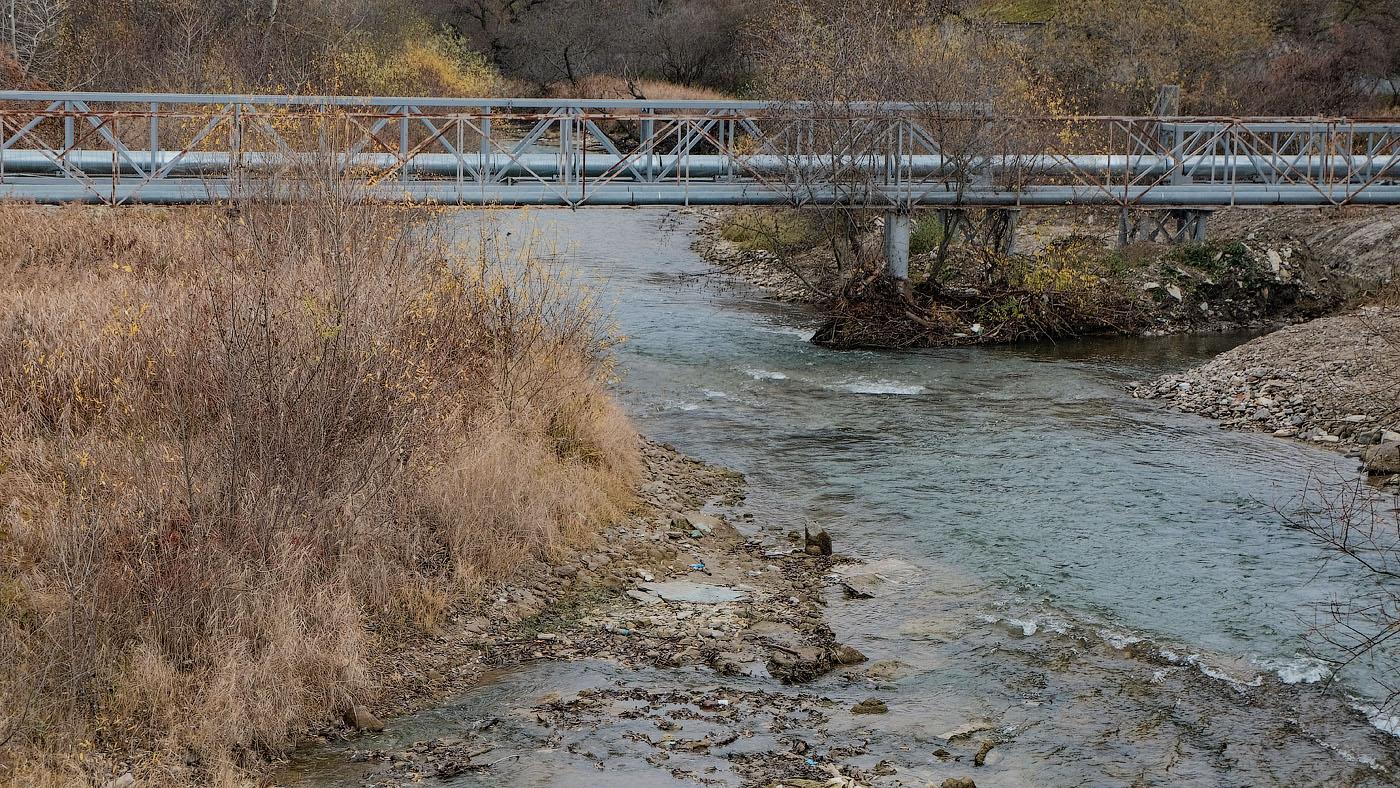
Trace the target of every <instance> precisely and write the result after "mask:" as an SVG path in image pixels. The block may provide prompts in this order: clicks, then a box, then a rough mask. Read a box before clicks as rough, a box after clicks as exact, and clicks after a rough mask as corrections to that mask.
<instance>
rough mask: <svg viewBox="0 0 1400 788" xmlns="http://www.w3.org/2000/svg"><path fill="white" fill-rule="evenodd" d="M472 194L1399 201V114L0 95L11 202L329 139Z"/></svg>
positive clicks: (1187, 202)
mask: <svg viewBox="0 0 1400 788" xmlns="http://www.w3.org/2000/svg"><path fill="white" fill-rule="evenodd" d="M327 153H328V154H329V155H330V156H331V157H333V161H334V162H335V164H336V166H337V167H338V168H339V169H340V170H342V171H344V172H346V173H354V174H357V175H358V176H360V177H362V178H363V183H364V184H365V186H366V187H367V189H368V190H369V191H370V193H371V194H372V195H374V196H375V197H379V198H383V199H387V200H395V201H413V202H433V203H442V204H463V205H561V206H573V207H578V206H589V205H774V204H780V205H833V204H856V205H865V206H869V207H872V208H875V207H887V208H911V207H916V206H934V207H1010V208H1014V207H1030V206H1045V205H1106V206H1119V207H1122V208H1153V207H1156V208H1172V209H1209V208H1213V207H1221V206H1258V205H1314V206H1329V205H1330V206H1337V205H1400V119H1378V120H1353V119H1344V118H1243V119H1241V118H1184V117H1172V118H1163V117H1068V118H1066V117H1059V118H1052V117H1046V118H1001V117H992V116H988V115H985V114H982V113H979V112H978V111H977V110H976V109H975V108H958V107H952V108H950V107H939V106H928V105H914V104H866V105H847V106H843V107H840V108H819V107H814V106H812V105H780V104H773V103H768V102H752V101H610V100H580V101H572V100H547V99H442V98H362V97H320V96H234V95H198V94H196V95H190V94H165V93H152V94H137V93H47V92H31V91H5V92H0V198H8V199H19V200H31V201H38V202H48V203H53V202H68V201H84V202H92V203H108V204H122V203H200V202H210V201H218V200H222V199H226V198H228V197H230V196H232V195H234V194H235V193H236V191H237V189H238V188H239V184H240V182H247V181H249V179H256V178H259V177H266V176H269V175H273V176H275V175H279V174H280V175H286V174H287V173H288V172H292V171H294V170H295V169H296V167H297V165H298V162H302V161H304V160H305V159H306V158H307V157H309V156H315V155H317V154H321V155H322V156H323V157H324V155H325V154H327Z"/></svg>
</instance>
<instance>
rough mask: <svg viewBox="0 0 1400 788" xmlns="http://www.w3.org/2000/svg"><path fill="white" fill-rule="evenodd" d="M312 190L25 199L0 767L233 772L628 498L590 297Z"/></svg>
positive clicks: (10, 383)
mask: <svg viewBox="0 0 1400 788" xmlns="http://www.w3.org/2000/svg"><path fill="white" fill-rule="evenodd" d="M296 188H298V189H300V190H303V193H301V194H298V195H296V199H295V200H292V201H286V200H283V199H278V200H263V199H256V198H255V199H248V200H244V201H242V202H240V204H238V205H237V206H236V207H235V208H233V209H217V210H216V209H193V208H191V209H175V210H147V209H135V208H127V209H115V210H106V209H92V208H78V207H71V208H59V209H44V208H37V207H13V206H11V207H3V208H0V250H3V251H0V424H2V425H3V429H0V782H10V783H15V784H42V783H46V782H47V783H50V784H68V783H69V781H71V780H74V779H79V778H86V779H97V780H100V779H102V778H103V777H104V776H108V775H110V774H112V773H113V772H115V771H118V770H119V769H120V768H125V767H124V766H119V764H121V763H122V762H123V760H125V759H131V760H132V761H133V762H135V763H137V764H138V772H139V773H140V776H142V777H144V778H147V779H149V780H151V781H152V782H153V783H155V784H164V783H169V784H179V783H201V784H204V783H228V782H232V781H235V780H236V779H237V778H238V775H239V774H241V773H242V771H241V770H242V769H243V768H244V767H245V766H247V765H248V764H250V763H255V762H256V761H257V760H258V759H259V758H261V757H263V756H265V755H267V754H271V753H276V752H278V751H279V750H280V749H282V748H283V747H285V746H286V744H287V742H288V741H289V738H290V737H291V735H292V734H293V733H294V732H295V731H296V729H297V728H298V726H300V725H302V724H304V723H305V722H306V721H308V720H311V719H315V718H317V717H321V716H324V715H326V714H329V713H333V712H335V711H336V710H337V709H338V708H339V707H340V706H341V705H342V704H343V703H344V702H345V700H346V698H347V697H355V698H363V697H365V696H367V695H368V694H372V692H373V687H372V686H371V680H370V678H369V676H370V671H369V665H370V662H369V660H370V657H371V654H372V652H373V651H374V650H375V649H380V648H384V647H386V643H385V638H386V635H385V634H384V633H390V635H389V636H388V637H391V636H392V633H394V632H396V631H402V630H403V629H405V628H408V627H414V626H417V627H431V626H433V625H434V623H435V622H436V621H437V620H438V619H439V617H440V616H441V614H442V612H443V608H444V607H445V606H447V605H450V604H453V603H455V602H459V601H466V602H470V600H471V598H472V594H473V593H474V592H477V591H478V590H479V589H480V588H481V587H482V585H483V584H485V583H489V582H491V581H492V580H495V579H498V578H501V577H503V576H505V575H507V574H509V572H510V571H511V570H512V568H513V567H514V566H516V565H518V564H519V563H520V562H521V561H522V560H523V559H526V558H531V557H548V556H549V555H550V554H551V551H555V550H558V549H561V548H562V547H564V546H566V545H567V544H568V541H569V539H570V538H571V537H572V536H575V535H577V534H580V533H582V532H585V531H587V530H588V529H590V528H592V527H594V526H596V525H597V524H599V523H600V522H603V521H605V520H607V519H609V518H611V517H614V516H616V515H617V514H618V513H619V511H620V510H621V509H622V508H623V507H625V506H627V505H628V501H629V499H630V491H631V490H632V489H633V487H634V484H635V482H636V478H637V476H638V458H637V448H636V439H635V435H634V433H633V431H632V429H631V428H630V426H629V424H628V423H627V421H626V419H625V417H624V416H623V415H622V414H621V412H620V410H619V408H618V406H617V404H616V403H615V401H614V400H613V399H612V397H611V396H610V394H609V393H608V391H607V388H606V378H607V376H608V375H609V369H608V344H609V342H610V335H609V333H608V332H607V331H606V330H605V328H604V327H602V326H600V324H599V321H598V320H597V319H596V317H595V316H594V315H593V314H592V311H591V308H590V304H589V303H588V302H587V299H586V298H584V297H580V296H579V291H578V290H577V289H575V288H574V287H572V286H571V284H570V283H569V282H568V281H567V280H566V279H563V278H561V277H560V275H559V274H558V272H557V271H555V270H553V269H552V268H551V267H550V266H548V265H545V264H543V263H541V262H540V260H539V259H537V258H536V257H535V256H534V255H533V254H532V253H531V251H530V250H528V249H526V250H523V251H520V250H512V249H510V248H509V247H507V246H505V245H504V244H501V243H497V242H496V240H495V239H494V238H493V237H492V236H491V235H490V234H489V233H487V232H483V233H482V234H481V235H480V237H479V238H478V239H476V242H474V243H471V244H469V245H467V246H466V247H463V246H461V245H457V244H454V243H453V242H451V241H449V240H448V239H447V237H446V236H445V235H444V234H443V233H442V232H441V231H440V229H439V228H440V227H441V225H442V221H441V220H440V217H433V216H427V215H424V214H423V213H421V212H412V211H408V210H406V209H398V208H393V207H388V206H377V205H373V204H371V203H369V202H367V201H366V200H363V199H361V198H359V196H358V195H356V194H355V193H354V190H353V189H351V188H349V187H347V186H345V185H344V184H343V183H338V182H335V181H334V180H333V179H325V180H322V181H319V182H303V183H301V184H300V185H299V186H297V187H296ZM279 196H281V197H285V196H286V195H285V194H283V195H279Z"/></svg>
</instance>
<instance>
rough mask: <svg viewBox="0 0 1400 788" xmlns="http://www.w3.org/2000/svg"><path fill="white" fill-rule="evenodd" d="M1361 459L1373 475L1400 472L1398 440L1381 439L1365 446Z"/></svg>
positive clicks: (1399, 442)
mask: <svg viewBox="0 0 1400 788" xmlns="http://www.w3.org/2000/svg"><path fill="white" fill-rule="evenodd" d="M1362 461H1363V462H1364V463H1365V465H1366V472H1367V473H1370V474H1373V475H1378V476H1379V475H1389V474H1392V473H1400V441H1388V440H1383V441H1381V442H1380V443H1378V444H1376V445H1374V446H1371V447H1369V448H1367V449H1366V453H1365V454H1364V455H1363V456H1362Z"/></svg>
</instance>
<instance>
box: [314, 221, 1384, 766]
mask: <svg viewBox="0 0 1400 788" xmlns="http://www.w3.org/2000/svg"><path fill="white" fill-rule="evenodd" d="M491 215H492V216H493V217H496V218H495V221H498V222H500V223H501V224H502V230H503V231H509V232H511V233H512V235H513V237H524V236H526V235H529V234H531V233H532V232H533V233H538V234H541V235H542V236H543V237H544V238H545V239H546V240H547V241H553V242H554V243H555V245H557V247H558V249H559V250H560V252H559V254H560V256H561V258H562V259H563V260H564V261H565V262H566V263H567V265H568V266H570V267H573V268H574V269H576V270H578V271H579V272H580V274H581V275H582V276H583V277H585V278H587V279H590V280H592V281H595V282H596V283H598V286H599V287H600V288H601V289H602V292H603V293H604V294H605V297H604V299H603V302H604V305H605V306H606V307H608V308H609V309H610V310H611V312H612V314H613V315H614V316H615V319H616V321H617V324H618V328H619V330H620V331H621V332H622V333H623V334H624V335H626V337H627V341H626V342H625V343H624V344H622V345H621V346H620V347H619V349H618V356H619V361H620V369H621V374H622V381H621V383H620V384H619V392H620V394H621V396H622V397H623V399H624V401H625V402H626V404H627V407H628V409H629V411H630V413H631V414H632V416H633V419H634V421H635V423H636V426H637V427H638V428H639V430H640V431H641V432H643V433H644V434H646V435H647V436H649V437H651V438H653V439H656V440H662V441H667V442H669V443H671V444H673V445H675V446H676V447H677V448H678V449H680V450H681V451H683V452H685V453H687V454H690V455H692V456H695V457H698V458H701V459H704V460H707V461H710V462H714V463H718V464H721V465H725V466H728V467H731V468H734V469H736V470H739V471H741V472H743V473H744V474H745V475H746V477H747V480H748V494H749V495H748V500H747V501H746V502H745V504H744V506H743V507H742V510H743V511H749V512H752V513H754V515H755V522H757V523H760V524H763V525H761V526H760V527H761V528H767V529H771V530H772V531H773V533H771V534H767V535H768V536H770V538H773V539H779V538H781V532H785V531H789V530H793V529H796V530H801V529H802V527H803V526H804V525H812V526H818V527H822V528H825V529H827V530H828V531H829V532H830V533H831V534H832V536H833V538H834V540H835V544H836V549H837V551H838V552H841V553H845V554H848V555H852V556H856V557H859V558H861V559H863V560H866V561H871V562H877V561H878V562H880V563H879V564H878V566H880V567H881V568H882V569H883V574H884V575H885V576H886V577H887V578H889V580H890V582H889V583H887V584H886V585H885V586H884V587H883V589H882V592H881V594H880V595H879V596H877V597H876V598H875V599H865V600H846V599H844V598H842V597H841V596H840V595H839V594H833V595H831V597H830V599H829V601H830V605H829V608H828V619H829V622H830V623H831V625H832V627H833V629H834V630H835V631H836V634H837V635H838V638H839V639H840V640H841V641H842V642H847V643H850V644H852V645H854V646H856V647H857V648H859V649H860V650H861V651H863V652H865V653H866V654H867V655H868V656H869V657H870V658H871V659H872V660H889V659H897V660H899V661H900V662H901V663H903V664H904V668H902V669H901V671H900V673H899V675H897V676H896V677H895V678H893V679H892V680H891V682H890V683H889V685H888V686H886V687H882V688H881V689H882V690H883V691H882V692H880V693H879V694H880V695H881V697H884V698H887V699H888V701H889V706H890V709H891V713H890V714H888V715H884V716H883V717H882V718H880V719H878V720H877V721H876V722H874V723H869V724H865V723H863V724H862V726H861V727H860V728H859V729H852V731H851V735H852V736H857V737H861V738H862V739H863V740H865V741H868V742H873V744H872V747H873V748H874V749H878V748H879V747H880V746H885V747H886V748H887V749H889V750H891V751H899V752H903V753H906V754H908V757H909V759H910V760H911V761H917V760H918V759H920V758H922V759H923V760H928V755H927V752H928V751H930V750H932V749H934V748H935V747H936V746H937V742H938V741H940V735H941V734H942V733H945V732H947V731H949V730H952V729H956V728H957V727H958V726H960V725H965V724H967V723H968V722H969V721H973V722H977V721H981V722H983V723H984V724H986V725H988V726H990V727H991V728H992V729H995V730H997V731H998V732H999V735H1001V736H1003V737H1004V739H1005V741H1006V743H1005V744H1004V745H1002V746H999V747H998V748H997V749H995V750H993V751H992V756H990V757H989V758H988V766H987V767H986V768H985V769H978V770H977V774H976V775H975V777H976V780H977V784H978V785H979V786H984V788H985V786H998V785H1005V786H1013V785H1156V784H1185V785H1271V784H1277V785H1369V784H1390V783H1391V782H1392V781H1393V780H1395V779H1396V777H1397V771H1396V770H1397V769H1400V739H1397V738H1396V736H1395V735H1394V734H1395V733H1397V732H1400V720H1396V719H1394V718H1390V717H1388V716H1386V715H1382V714H1378V713H1376V712H1374V710H1370V711H1368V710H1367V709H1368V708H1369V707H1370V706H1371V701H1370V700H1368V698H1371V697H1373V695H1374V692H1375V690H1374V688H1373V687H1372V686H1371V682H1370V678H1371V674H1369V673H1368V672H1367V671H1368V669H1367V667H1366V666H1358V667H1357V668H1356V670H1355V672H1354V674H1348V675H1343V676H1341V677H1338V678H1337V681H1335V682H1333V683H1328V682H1327V681H1325V679H1326V678H1327V676H1328V674H1327V671H1326V670H1325V669H1324V668H1323V667H1322V666H1321V665H1320V664H1319V663H1317V662H1315V661H1313V660H1310V659H1309V658H1307V657H1306V656H1305V655H1304V653H1303V649H1302V637H1303V634H1304V633H1305V632H1306V630H1307V629H1308V627H1309V626H1310V625H1311V624H1312V623H1313V620H1314V612H1313V610H1314V609H1313V603H1315V602H1317V601H1318V600H1323V599H1327V598H1330V597H1333V596H1346V595H1347V594H1348V593H1349V591H1350V590H1351V589H1352V588H1353V587H1354V586H1353V584H1354V583H1356V582H1359V581H1358V580H1356V579H1354V578H1352V577H1350V576H1348V575H1347V574H1345V572H1344V571H1343V569H1342V568H1341V567H1333V568H1324V569H1322V570H1321V571H1319V563H1318V552H1317V549H1316V548H1315V547H1314V546H1313V545H1312V544H1310V543H1309V542H1308V541H1307V539H1306V537H1304V536H1303V535H1301V534H1298V533H1296V532H1293V531H1290V530H1288V529H1286V528H1285V527H1284V526H1283V522H1282V517H1281V515H1280V514H1279V513H1278V510H1279V509H1280V508H1286V507H1287V506H1288V505H1289V502H1290V501H1291V500H1292V499H1294V498H1295V497H1296V496H1297V495H1298V494H1299V493H1300V492H1301V491H1303V490H1304V488H1305V487H1306V486H1307V484H1308V482H1309V479H1310V478H1315V477H1322V478H1350V477H1354V476H1355V472H1356V463H1355V461H1354V460H1350V459H1346V458H1342V457H1339V456H1337V455H1336V454H1334V453H1330V452H1326V451H1322V450H1319V449H1313V448H1310V447H1307V446H1301V445H1297V444H1294V443H1290V442H1286V441H1283V440H1279V439H1274V438H1271V437H1268V436H1264V435H1255V434H1246V433H1238V432H1227V431H1223V430H1220V429H1219V428H1218V427H1217V426H1216V425H1215V424H1214V423H1212V422H1209V421H1207V420H1204V419H1201V418H1197V417H1193V416H1189V415H1183V414H1179V413H1174V412H1171V411H1168V410H1165V409H1163V408H1162V407H1160V406H1159V405H1156V404H1153V403H1150V402H1141V401H1138V400H1135V399H1133V398H1131V397H1130V396H1129V395H1128V394H1126V393H1125V391H1124V387H1125V385H1126V384H1128V383H1129V382H1131V381H1134V380H1140V379H1144V378H1149V377H1153V376H1156V375H1158V374H1161V373H1163V372H1166V371H1169V370H1174V369H1180V368H1184V367H1187V366H1190V365H1193V364H1195V363H1198V362H1199V361H1201V360H1203V359H1206V358H1208V357H1210V356H1211V355H1213V354H1215V353H1218V352H1220V351H1222V350H1224V349H1227V348H1228V347H1230V346H1232V345H1233V344H1235V343H1238V342H1239V341H1242V340H1243V339H1244V338H1245V337H1238V336H1236V337H1228V336H1211V337H1197V336H1193V337H1171V338H1156V339H1115V340H1094V341H1082V342H1073V343H1062V344H1059V345H1044V346H1034V347H1007V348H962V349H944V350H923V351H911V352H867V351H855V352H851V351H847V352H837V351H830V350H824V349H822V348H818V347H816V346H813V345H812V344H810V343H809V342H808V341H807V338H808V337H809V336H810V334H811V332H812V330H813V328H814V319H813V316H812V315H811V314H810V313H809V312H808V311H806V310H804V309H803V308H801V307H797V306H792V305H785V304H779V303H775V302H773V301H771V300H768V299H765V298H763V297H762V295H761V294H760V293H758V292H754V291H750V290H747V289H745V288H743V287H742V286H733V285H724V286H716V285H715V284H714V283H708V284H707V283H705V280H698V279H695V278H692V277H693V275H695V274H698V273H703V272H704V271H705V270H706V266H705V264H704V262H703V261H702V260H700V259H699V258H698V256H697V255H696V254H695V253H694V252H693V251H692V250H691V249H690V245H691V243H692V242H693V240H694V235H693V231H694V229H695V220H694V218H693V217H690V216H688V215H686V214H684V213H680V212H664V211H644V210H585V211H578V212H566V211H552V210H551V211H534V212H524V211H519V212H514V211H513V212H495V213H492V214H491ZM469 221H474V219H470V220H469ZM532 228H533V229H532ZM622 674H627V675H622ZM620 681H621V682H631V683H632V684H635V685H639V686H654V687H668V686H675V685H678V684H679V685H684V684H687V683H699V684H704V683H709V684H714V683H715V682H716V681H717V679H716V677H714V676H713V675H708V674H705V673H704V672H703V671H701V672H696V671H661V670H656V671H621V670H619V669H617V668H613V667H609V666H607V665H602V664H591V663H580V664H569V665H552V666H551V665H534V666H531V667H527V668H522V669H519V670H516V671H511V672H508V673H505V674H502V675H499V676H496V677H493V680H492V681H489V682H487V683H485V684H483V685H482V686H481V687H480V688H479V689H476V690H473V691H471V692H469V693H467V694H466V695H465V696H463V697H461V698H459V699H457V700H455V701H454V702H453V703H450V704H448V705H445V706H443V707H441V708H438V709H435V710H432V711H430V712H425V713H423V714H420V715H414V716H411V717H409V718H406V719H405V720H403V721H399V722H396V723H395V724H394V725H392V726H391V727H390V730H389V731H388V732H386V733H385V734H382V735H383V736H385V737H389V739H390V740H391V741H394V742H400V743H401V742H403V741H411V740H413V737H415V736H417V737H421V736H426V735H429V734H430V733H431V732H433V731H434V730H440V729H441V728H442V727H443V726H444V725H449V724H450V722H451V721H452V720H457V721H461V720H463V719H466V718H468V717H471V716H472V715H479V714H484V713H487V712H488V711H489V709H490V708H491V707H492V705H493V704H497V703H501V702H504V701H505V699H508V698H514V697H519V696H520V695H521V694H522V693H530V692H543V691H546V690H548V689H551V688H554V689H572V688H578V687H585V686H595V685H602V684H617V683H618V682H620ZM802 691H804V692H816V693H821V694H823V695H826V696H829V697H831V698H834V699H837V700H839V701H842V702H851V701H853V700H858V699H860V698H862V697H865V696H866V695H869V694H870V688H869V687H868V686H858V685H856V684H855V683H853V682H852V681H850V679H849V677H843V676H841V675H839V674H832V675H830V676H828V677H825V678H823V679H821V680H819V681H817V682H816V683H815V684H812V685H806V686H804V687H802ZM1386 729H1389V732H1386ZM620 733H621V732H620V731H614V732H613V734H614V735H612V736H609V735H608V734H607V733H606V732H604V733H600V734H596V736H595V738H596V740H595V741H594V742H592V743H591V745H590V746H592V747H593V748H594V751H597V750H599V749H602V750H603V751H605V752H609V753H610V754H611V755H612V757H613V758H615V759H616V760H617V763H618V764H619V766H618V768H617V769H615V770H614V769H611V768H610V769H609V770H608V776H607V777H606V778H601V777H599V772H597V771H594V770H593V769H592V764H584V763H582V762H581V761H580V759H578V758H577V757H575V756H571V755H570V754H569V753H568V752H566V751H564V750H562V749H557V750H549V751H548V754H545V755H541V754H539V753H540V752H542V750H538V751H535V752H534V754H531V755H529V756H527V757H525V758H523V759H522V760H521V761H520V764H519V765H518V766H513V767H507V766H505V765H503V766H502V767H501V768H499V769H495V770H492V771H490V772H488V773H471V774H466V775H463V776H462V777H461V778H460V780H461V782H460V783H453V784H461V785H469V784H483V783H485V784H512V785H513V784H529V785H574V784H594V783H595V782H596V781H598V780H603V781H605V782H607V783H609V784H635V785H653V784H670V783H671V782H672V781H675V782H676V783H677V784H692V785H693V784H695V783H693V782H689V783H687V782H685V781H683V780H673V777H672V775H670V774H669V773H667V772H666V771H664V770H658V769H655V768H653V767H650V766H648V765H647V764H645V763H641V756H642V755H643V754H644V753H641V752H640V751H634V750H632V749H630V747H633V746H635V745H629V744H628V742H627V741H626V739H625V737H624V736H621V735H618V734H620ZM527 739H528V737H527V736H526V735H525V734H524V733H522V734H520V736H519V737H518V746H519V747H520V748H521V752H522V753H523V752H530V751H531V750H530V747H529V742H528V741H527ZM336 752H338V751H337V750H335V749H334V748H332V749H331V750H329V751H322V752H319V753H315V754H313V755H312V756H310V757H308V758H306V759H305V760H304V761H303V763H302V768H300V769H295V770H294V772H293V773H294V774H299V775H300V779H302V780H303V782H300V783H298V782H294V783H293V784H337V779H338V778H337V775H338V776H339V778H345V777H346V772H343V771H338V770H337V769H336V768H334V767H333V766H328V765H327V764H328V763H334V762H335V761H336V759H337V757H338V756H337V755H336V754H335V753H336ZM920 752H922V753H923V754H922V755H920V754H919V753H920ZM630 762H635V765H629V763H630ZM944 773H945V772H940V771H938V770H937V769H936V768H934V767H930V769H929V770H928V771H927V773H926V774H925V773H922V772H920V771H919V770H918V769H917V768H915V769H913V770H912V771H909V772H907V777H908V779H909V782H907V783H905V784H909V785H922V784H923V783H922V782H919V781H918V780H921V779H925V778H927V779H936V778H938V777H939V775H942V774H944ZM714 777H715V779H717V780H720V781H721V782H727V781H728V782H732V778H731V779H728V780H726V775H725V774H724V772H723V770H722V769H720V770H718V771H716V772H714Z"/></svg>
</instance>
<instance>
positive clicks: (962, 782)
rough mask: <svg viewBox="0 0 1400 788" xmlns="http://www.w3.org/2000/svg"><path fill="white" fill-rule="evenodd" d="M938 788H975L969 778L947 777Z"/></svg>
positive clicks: (974, 784) (975, 784)
mask: <svg viewBox="0 0 1400 788" xmlns="http://www.w3.org/2000/svg"><path fill="white" fill-rule="evenodd" d="M939 788H977V783H975V782H973V781H972V778H971V777H949V778H948V779H946V780H944V781H943V784H942V785H940V786H939Z"/></svg>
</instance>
